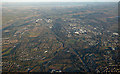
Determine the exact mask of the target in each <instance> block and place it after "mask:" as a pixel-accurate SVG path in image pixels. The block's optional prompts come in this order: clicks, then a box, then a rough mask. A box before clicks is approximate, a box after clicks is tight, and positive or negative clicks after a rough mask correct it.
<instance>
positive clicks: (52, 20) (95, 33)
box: [2, 2, 120, 73]
mask: <svg viewBox="0 0 120 74" xmlns="http://www.w3.org/2000/svg"><path fill="white" fill-rule="evenodd" d="M16 7H17V8H16ZM116 10H117V3H114V2H113V3H107V4H106V3H97V4H94V3H84V4H82V3H68V4H67V3H58V4H54V3H53V4H45V6H44V4H43V5H42V4H40V3H39V4H37V3H33V5H32V4H29V3H28V4H25V5H24V4H23V6H19V4H18V5H17V4H14V3H10V4H8V5H7V3H3V13H4V14H3V28H2V37H3V41H2V64H3V66H2V70H3V72H28V71H30V72H51V73H54V72H97V73H99V72H120V69H119V67H120V62H119V61H120V60H119V57H118V55H119V53H118V52H119V51H120V50H119V41H118V38H119V33H118V18H117V16H118V14H117V12H116Z"/></svg>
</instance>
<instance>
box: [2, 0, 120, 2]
mask: <svg viewBox="0 0 120 74" xmlns="http://www.w3.org/2000/svg"><path fill="white" fill-rule="evenodd" d="M1 2H119V0H84V1H81V0H75V1H72V0H44V1H43V0H36V1H34V0H1Z"/></svg>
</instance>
